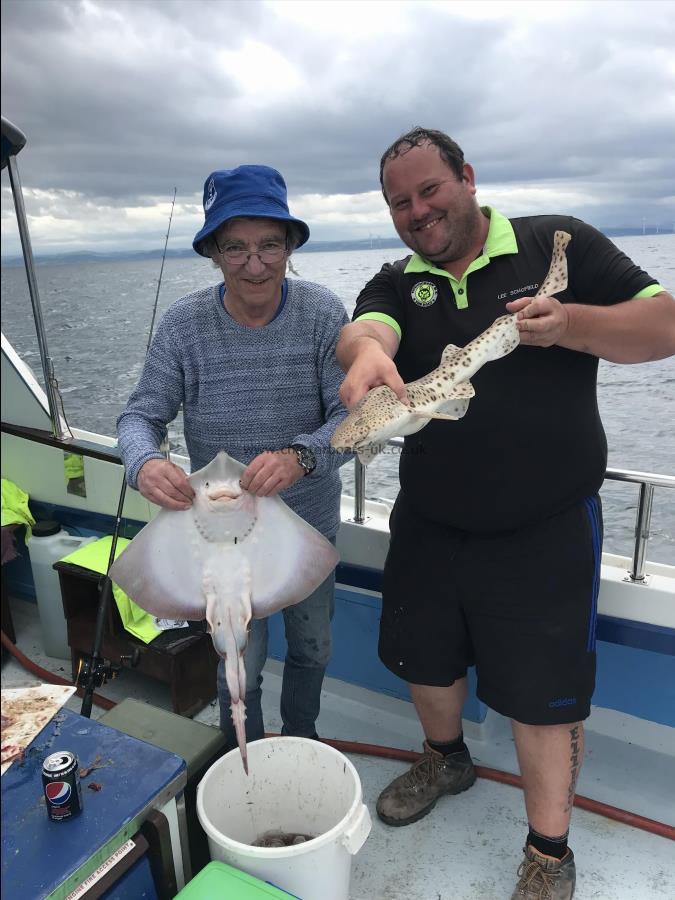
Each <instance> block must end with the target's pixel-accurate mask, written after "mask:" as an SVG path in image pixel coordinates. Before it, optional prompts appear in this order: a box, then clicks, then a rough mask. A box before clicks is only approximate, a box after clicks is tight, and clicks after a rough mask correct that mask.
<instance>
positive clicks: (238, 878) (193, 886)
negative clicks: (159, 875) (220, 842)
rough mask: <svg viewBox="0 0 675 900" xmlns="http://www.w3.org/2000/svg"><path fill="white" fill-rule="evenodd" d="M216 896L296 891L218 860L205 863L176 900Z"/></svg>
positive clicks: (260, 899)
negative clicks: (283, 887) (282, 887)
mask: <svg viewBox="0 0 675 900" xmlns="http://www.w3.org/2000/svg"><path fill="white" fill-rule="evenodd" d="M216 897H217V898H218V900H290V898H292V897H295V894H289V893H287V892H286V891H282V890H281V888H278V887H275V886H274V885H273V884H269V882H266V881H260V879H259V878H254V877H253V875H247V874H246V872H240V871H239V869H234V868H232V866H228V865H227V864H226V863H224V862H219V861H217V860H215V861H213V862H210V863H209V864H208V866H205V867H204V868H203V869H202V870H201V872H200V873H199V874H198V875H195V877H194V878H193V879H192V881H190V882H189V883H188V884H186V885H185V887H184V888H183V890H182V891H180V892H179V893H178V894H176V900H214V898H216ZM296 900H299V898H296Z"/></svg>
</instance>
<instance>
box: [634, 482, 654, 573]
mask: <svg viewBox="0 0 675 900" xmlns="http://www.w3.org/2000/svg"><path fill="white" fill-rule="evenodd" d="M653 498H654V485H653V484H646V483H645V482H643V483H642V484H641V485H640V499H639V501H638V511H637V520H636V522H635V551H634V553H633V569H632V571H631V573H630V580H631V581H637V582H644V580H645V559H646V558H647V544H648V543H649V530H650V526H651V520H652V500H653Z"/></svg>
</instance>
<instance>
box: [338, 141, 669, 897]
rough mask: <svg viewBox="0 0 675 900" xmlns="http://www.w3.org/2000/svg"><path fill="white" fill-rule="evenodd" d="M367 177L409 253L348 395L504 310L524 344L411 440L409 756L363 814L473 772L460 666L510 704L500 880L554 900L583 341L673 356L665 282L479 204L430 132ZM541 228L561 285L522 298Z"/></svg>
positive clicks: (392, 582) (396, 805)
mask: <svg viewBox="0 0 675 900" xmlns="http://www.w3.org/2000/svg"><path fill="white" fill-rule="evenodd" d="M380 180H381V183H382V190H383V193H384V196H385V200H386V201H387V203H388V205H389V209H390V212H391V216H392V219H393V222H394V226H395V227H396V230H397V232H398V234H399V236H400V237H401V239H402V240H403V241H404V242H405V243H406V244H407V245H408V246H409V247H410V248H411V249H412V250H413V251H415V252H414V254H413V255H412V256H410V257H407V258H406V259H403V260H400V261H398V262H396V263H394V264H393V265H385V266H384V267H383V269H382V270H381V271H380V272H379V273H378V274H377V275H376V276H375V277H374V278H373V279H372V280H371V281H370V282H369V283H368V284H367V285H366V287H365V288H364V289H363V291H362V292H361V294H360V296H359V298H358V301H357V305H356V310H355V313H354V321H353V322H352V324H351V325H348V326H346V328H345V329H344V330H343V333H342V337H341V339H340V342H339V344H338V348H337V355H338V359H339V361H340V363H341V364H342V366H343V368H344V369H345V370H346V371H347V373H348V374H347V377H346V379H345V381H344V383H343V386H342V389H341V398H342V400H343V402H344V403H345V405H346V406H348V407H350V406H353V405H354V404H355V403H357V402H358V400H360V399H361V397H362V396H363V395H364V394H365V393H366V392H367V391H368V390H369V389H370V388H372V387H375V386H377V385H380V384H387V385H389V386H390V387H391V388H392V389H393V390H394V391H395V392H396V393H397V394H398V396H399V397H400V398H401V399H403V400H405V399H406V397H405V387H404V382H406V381H412V380H414V379H416V378H419V377H420V376H422V375H425V374H427V373H428V372H429V371H431V370H432V369H433V368H435V367H436V366H437V365H438V363H439V360H440V357H441V353H442V351H443V349H444V348H445V346H446V345H447V344H449V343H454V344H457V345H459V346H463V345H465V344H467V343H468V342H469V341H471V340H473V338H475V337H476V336H477V335H478V334H480V332H482V331H483V330H484V329H485V328H487V327H488V326H489V325H490V324H491V323H492V322H493V321H494V320H495V319H496V318H497V317H499V316H501V315H503V314H504V313H505V312H511V313H516V314H517V315H518V320H519V321H518V328H519V331H520V336H521V346H520V347H518V348H516V350H515V351H513V352H512V353H511V354H510V355H509V356H507V357H505V358H504V359H501V360H500V361H499V364H498V365H497V364H494V365H489V366H485V367H483V368H482V369H481V370H480V371H479V372H478V373H477V374H476V375H475V376H474V377H473V378H472V383H473V386H474V388H475V389H476V398H475V399H474V400H473V401H472V403H471V405H470V407H469V410H468V412H467V414H466V415H465V416H464V418H462V419H461V420H459V421H458V422H456V423H455V424H454V425H453V427H452V428H451V429H450V428H448V427H447V424H446V423H442V422H438V421H433V422H431V423H429V424H428V425H427V426H426V427H425V428H423V429H422V430H421V431H419V432H417V433H416V434H414V435H411V436H410V437H408V438H406V446H405V450H404V452H403V454H402V456H401V464H400V480H401V491H400V494H399V496H398V499H397V501H396V505H395V507H394V510H393V512H392V517H391V545H390V550H389V554H388V557H387V561H386V564H385V572H384V586H383V605H382V620H381V624H380V648H379V652H380V657H381V659H382V661H383V662H384V663H385V665H386V666H387V667H388V668H389V669H391V670H392V671H393V672H395V673H396V674H397V675H399V676H400V677H402V678H405V679H406V680H407V681H408V682H409V685H410V692H411V695H412V698H413V700H414V702H415V707H416V710H417V713H418V715H419V717H420V721H421V723H422V727H423V729H424V734H425V742H424V755H423V756H422V758H421V759H420V760H419V761H418V762H417V763H415V765H414V766H413V767H412V769H411V770H410V771H409V772H408V773H406V774H405V775H403V776H400V777H399V778H397V779H396V780H395V781H394V782H392V784H390V785H389V786H388V787H387V788H385V790H384V791H383V792H382V794H381V795H380V798H379V800H378V805H377V811H378V814H379V816H380V818H381V819H383V821H385V822H387V823H388V824H390V825H407V824H409V823H411V822H414V821H416V820H418V819H420V818H421V817H422V816H424V815H426V814H427V813H428V812H429V811H430V810H431V809H432V807H433V806H434V805H435V803H436V801H437V799H438V798H439V797H440V796H441V795H442V794H446V793H448V794H455V793H459V792H460V791H463V790H466V789H467V788H468V787H470V786H471V785H472V784H473V782H474V780H475V772H474V769H473V763H472V761H471V758H470V756H469V753H468V750H467V748H466V745H465V744H464V741H463V736H462V730H461V728H462V726H461V710H462V705H463V702H464V697H465V694H466V672H467V668H468V667H469V666H471V665H475V666H476V672H477V677H478V688H477V692H478V696H479V697H480V699H481V700H483V701H484V702H485V703H487V704H488V705H489V706H491V707H492V708H493V709H495V710H497V711H498V712H500V713H502V714H503V715H506V716H508V717H509V718H511V720H512V724H513V733H514V738H515V742H516V748H517V751H518V759H519V763H520V768H521V772H522V776H523V783H524V790H525V806H526V809H527V814H528V822H529V828H530V830H529V833H528V835H527V840H526V846H525V859H524V861H523V864H522V866H521V868H520V869H519V876H520V878H519V882H518V885H517V886H516V889H515V891H514V894H513V898H514V900H515V898H523V897H526V898H534V897H539V896H541V891H542V890H543V889H544V887H546V888H547V889H548V890H549V891H550V892H551V893H550V896H551V898H552V900H570V898H571V897H572V894H573V893H574V885H575V868H574V856H573V854H572V851H571V850H570V849H569V848H568V846H567V834H568V828H569V821H570V815H571V809H572V802H573V799H574V791H575V785H576V781H577V777H578V775H579V770H580V765H581V760H582V758H583V720H584V719H585V718H587V716H588V715H589V711H590V701H591V696H592V693H593V688H594V680H595V620H596V600H597V591H598V584H599V572H600V554H601V547H602V513H601V506H600V499H599V497H598V490H599V488H600V486H601V484H602V481H603V478H604V474H605V469H606V463H607V444H606V439H605V434H604V430H603V427H602V423H601V421H600V418H599V414H598V408H597V402H596V376H597V368H598V359H599V358H603V359H608V360H611V361H614V362H623V363H631V362H642V361H647V360H652V359H660V358H663V357H665V356H669V355H670V354H672V353H675V300H673V297H672V296H670V295H669V294H667V293H666V292H665V291H664V289H663V288H662V287H661V286H660V285H659V284H657V283H656V282H655V280H654V279H653V278H650V276H649V275H647V274H646V273H645V272H643V271H642V270H641V269H639V268H638V267H637V266H635V265H634V264H633V263H632V262H631V261H630V260H629V259H628V258H627V257H626V256H624V254H622V253H621V252H620V251H619V250H618V249H617V248H616V247H615V246H614V245H613V244H612V243H611V242H610V241H608V240H607V239H606V238H605V237H604V236H603V235H602V234H600V233H599V232H597V231H596V230H595V229H593V228H591V227H590V226H588V225H586V224H585V223H583V222H581V221H579V220H577V219H574V218H571V217H567V216H537V217H528V218H522V219H514V220H508V219H506V218H504V217H503V216H501V215H500V214H499V213H498V212H497V211H496V210H492V209H489V208H486V209H481V208H480V207H479V206H478V204H477V202H476V199H475V194H476V187H475V179H474V173H473V169H472V168H471V166H470V165H468V164H467V163H465V162H464V155H463V153H462V151H461V149H460V148H459V147H458V146H457V144H456V143H455V142H454V141H452V140H451V139H450V138H449V137H448V136H447V135H445V134H443V133H441V132H437V131H429V130H426V129H415V130H414V131H412V132H410V133H409V134H407V135H405V136H403V137H402V138H400V139H399V140H397V141H396V142H395V143H394V144H393V145H392V146H391V147H390V148H389V149H388V150H387V151H386V152H385V154H384V155H383V157H382V162H381V166H380ZM556 230H559V231H565V232H567V233H568V234H570V235H571V241H570V243H569V245H568V247H567V261H568V271H569V280H568V286H567V288H566V289H565V290H564V291H561V292H560V293H559V294H558V295H557V297H539V298H537V299H536V300H532V299H531V298H532V295H534V294H535V293H536V290H537V288H538V287H539V285H540V284H541V282H542V281H543V279H544V277H545V276H546V273H547V270H548V267H549V264H550V262H551V251H552V247H553V235H554V232H555V231H556ZM411 560H414V565H411V564H410V563H411ZM547 896H549V895H547Z"/></svg>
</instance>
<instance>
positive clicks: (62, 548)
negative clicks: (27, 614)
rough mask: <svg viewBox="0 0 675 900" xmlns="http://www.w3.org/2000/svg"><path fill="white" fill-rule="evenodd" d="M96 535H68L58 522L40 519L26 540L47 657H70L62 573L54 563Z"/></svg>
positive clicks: (43, 644) (93, 538) (92, 539)
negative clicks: (62, 597)
mask: <svg viewBox="0 0 675 900" xmlns="http://www.w3.org/2000/svg"><path fill="white" fill-rule="evenodd" d="M95 540H96V538H95V537H79V536H78V535H74V534H68V532H67V531H65V529H63V528H61V527H60V526H59V524H58V522H51V521H49V522H40V523H38V524H37V525H36V526H35V529H34V531H33V535H32V536H31V538H30V540H29V541H28V542H27V546H28V554H29V556H30V567H31V569H32V572H33V583H34V584H35V596H36V599H37V605H38V610H39V613H40V631H41V632H42V646H43V647H44V650H45V653H46V654H47V656H55V657H57V658H58V659H70V647H69V646H68V628H67V625H66V618H65V615H64V613H63V601H62V599H61V587H60V585H59V575H58V572H56V571H55V570H54V569H53V568H52V566H53V565H54V563H55V562H58V560H59V559H62V558H63V557H64V556H67V555H68V554H69V553H73V552H74V551H75V550H77V549H78V547H81V546H82V545H83V544H88V543H89V542H90V541H95Z"/></svg>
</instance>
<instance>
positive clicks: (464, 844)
mask: <svg viewBox="0 0 675 900" xmlns="http://www.w3.org/2000/svg"><path fill="white" fill-rule="evenodd" d="M12 612H13V618H14V624H15V628H16V632H17V641H18V646H19V648H20V649H21V650H22V651H23V652H24V653H25V654H26V655H27V656H29V657H30V658H31V659H32V660H33V661H34V662H36V663H37V664H38V665H41V666H43V667H44V668H46V669H49V670H50V671H53V672H55V673H56V674H58V675H61V677H65V678H68V677H69V672H70V664H69V662H67V661H64V660H57V659H54V658H51V657H47V656H45V655H44V653H43V652H42V650H41V646H40V633H39V622H38V616H37V607H36V606H35V604H32V603H27V602H25V601H21V600H16V599H12ZM280 673H281V665H280V663H278V662H276V661H274V660H271V661H269V662H268V665H267V668H266V675H265V685H264V692H263V704H264V709H265V721H266V724H267V728H268V729H269V731H270V732H278V731H279V730H280V727H281V722H280V718H279V693H280V688H281V675H280ZM36 681H37V679H36V678H34V676H32V675H31V674H30V673H28V672H27V671H26V670H25V669H23V668H22V667H21V666H19V665H18V663H16V662H15V660H13V659H11V658H10V659H9V660H8V661H6V662H5V664H4V666H3V669H2V686H3V687H5V688H7V687H18V686H23V685H29V684H32V683H35V682H36ZM101 692H102V693H104V694H105V695H106V696H108V697H110V698H111V699H113V700H119V699H122V698H123V697H127V696H130V697H135V698H136V699H138V700H143V701H145V702H148V703H152V704H155V705H157V706H160V707H164V708H170V699H169V691H168V688H166V687H165V686H163V685H161V684H159V683H157V682H155V681H152V680H150V679H148V678H145V677H143V676H140V675H138V674H137V673H135V672H133V671H126V670H125V671H124V672H123V673H122V675H121V676H120V677H119V678H118V679H116V680H115V681H113V682H111V683H109V684H107V685H105V686H104V688H103V689H102V691H101ZM80 705H81V701H80V700H79V698H77V697H75V698H73V699H72V700H70V701H69V702H68V706H69V707H70V708H71V709H73V710H74V711H76V712H79V711H80ZM101 712H102V711H101V710H99V709H98V708H97V707H96V706H94V708H93V713H92V715H93V716H94V717H98V716H99V715H100V714H101ZM195 718H196V719H197V720H198V721H201V722H206V723H208V724H211V725H217V722H218V709H217V705H216V704H215V703H213V704H209V705H208V706H206V707H205V708H204V709H203V710H202V711H201V712H200V713H199V714H198V715H197V716H195ZM474 731H475V728H474V727H473V726H472V725H471V723H467V726H466V730H465V737H466V740H467V744H468V746H469V748H470V750H471V754H472V756H473V758H474V760H475V761H476V763H478V764H480V765H483V766H489V767H493V768H496V769H501V770H504V771H508V772H516V771H517V767H516V758H515V750H514V746H513V741H512V739H511V734H510V728H509V727H508V723H507V722H506V721H505V720H504V719H503V718H502V717H500V716H498V715H496V714H495V715H492V714H490V716H489V717H488V725H487V728H484V730H483V733H482V734H480V735H479V734H478V733H477V732H476V733H474ZM319 733H320V734H321V735H322V736H323V737H326V738H336V739H341V740H350V741H359V742H363V743H369V744H380V745H385V746H390V747H398V748H401V749H404V750H419V749H420V747H421V740H422V738H421V732H420V729H419V725H418V723H417V720H416V717H415V714H414V710H413V708H412V705H411V704H409V703H406V702H404V701H400V700H396V699H393V698H390V697H387V696H384V695H382V694H378V693H375V692H372V691H367V690H364V689H362V688H357V687H354V686H352V685H348V684H345V683H344V682H340V681H337V680H335V679H327V680H326V684H325V690H324V694H323V698H322V710H321V717H320V720H319ZM351 758H352V760H353V762H354V765H355V766H356V769H357V771H358V773H359V776H360V778H361V782H362V786H363V793H364V800H365V802H366V804H367V805H368V807H369V809H370V811H371V814H372V816H373V829H372V832H371V834H370V837H369V838H368V840H367V841H366V844H365V846H364V847H363V849H362V850H361V852H360V853H359V854H358V855H357V856H356V857H355V860H354V866H353V877H352V891H351V900H506V898H509V897H510V895H511V891H512V889H513V885H514V883H515V873H516V869H517V867H518V863H519V861H520V848H521V847H522V844H523V841H524V838H525V834H526V830H527V825H526V819H525V812H524V806H523V802H522V795H521V792H520V790H519V789H517V788H513V787H510V786H508V785H503V784H498V783H495V782H493V781H488V780H484V779H479V780H478V781H477V782H476V784H475V786H474V787H473V788H471V790H470V791H467V792H466V793H464V794H461V795H459V796H457V797H451V798H443V799H442V800H441V801H439V804H438V805H437V807H436V808H435V809H434V810H433V811H432V812H431V813H430V814H429V815H428V816H427V817H426V818H424V819H422V820H421V821H419V822H416V823H415V824H413V825H410V826H407V827H405V828H389V827H388V826H386V825H384V824H383V823H381V822H380V821H379V820H378V819H377V816H376V814H375V802H376V799H377V796H378V794H379V792H380V791H381V790H382V788H383V787H384V786H385V785H386V784H387V783H388V782H389V781H390V780H391V779H392V778H394V777H395V776H396V775H398V774H400V773H402V772H404V771H405V770H406V768H407V765H406V764H405V763H400V762H395V761H390V760H385V759H379V758H374V757H369V756H365V755H353V756H352V757H351ZM673 785H675V729H672V728H669V727H667V726H661V725H655V724H654V723H650V722H646V721H644V720H641V719H636V718H631V717H627V716H625V715H620V714H618V713H616V714H614V713H612V712H611V711H608V710H600V709H596V710H594V712H593V714H592V716H591V718H590V720H589V722H588V723H587V739H586V752H585V760H584V767H583V769H582V772H581V776H580V780H579V785H578V790H579V794H582V795H584V796H587V797H592V798H593V799H596V800H601V801H603V802H605V803H608V804H611V805H614V806H618V807H621V808H623V809H626V810H630V811H631V812H635V813H638V814H640V815H642V816H646V817H648V818H652V819H655V820H658V821H661V822H667V823H668V824H675V793H674V791H673ZM570 844H571V846H572V848H573V850H574V853H575V856H576V859H577V874H578V881H577V891H576V893H575V898H576V900H663V898H669V900H670V898H673V897H675V853H674V852H673V850H674V847H673V843H672V842H671V841H669V840H668V839H666V838H664V837H659V836H657V835H653V834H649V833H647V832H645V831H642V830H639V829H636V828H632V827H629V826H626V825H622V824H619V823H617V822H614V821H612V820H609V819H606V818H604V817H601V816H599V815H596V814H593V813H589V812H586V811H583V810H579V809H577V810H575V813H574V818H573V823H572V832H571V838H570Z"/></svg>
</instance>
